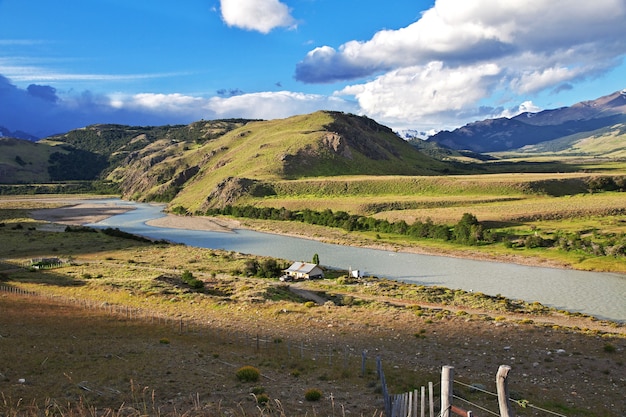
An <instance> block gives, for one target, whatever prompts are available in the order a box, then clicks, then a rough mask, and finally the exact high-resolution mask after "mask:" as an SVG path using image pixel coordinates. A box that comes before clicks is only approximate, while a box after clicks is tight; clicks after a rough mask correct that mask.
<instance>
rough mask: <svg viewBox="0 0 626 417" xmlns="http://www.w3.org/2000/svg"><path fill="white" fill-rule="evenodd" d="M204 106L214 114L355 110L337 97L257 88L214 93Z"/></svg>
mask: <svg viewBox="0 0 626 417" xmlns="http://www.w3.org/2000/svg"><path fill="white" fill-rule="evenodd" d="M206 108H208V109H210V110H211V111H212V112H214V113H215V115H216V116H217V117H245V118H251V119H275V118H283V117H289V116H293V115H297V114H306V113H311V112H314V111H317V110H340V111H347V112H350V111H354V110H356V106H355V105H354V104H353V103H350V102H348V101H346V100H344V99H342V98H340V97H328V96H323V95H318V94H304V93H297V92H291V91H278V92H260V93H252V94H243V95H239V96H233V97H228V98H221V97H213V98H211V99H209V103H208V104H207V106H206Z"/></svg>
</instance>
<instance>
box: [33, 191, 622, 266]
mask: <svg viewBox="0 0 626 417" xmlns="http://www.w3.org/2000/svg"><path fill="white" fill-rule="evenodd" d="M42 201H56V202H59V201H61V200H58V199H53V200H49V199H43V200H42ZM74 203H76V202H74ZM132 209H133V208H132V207H128V206H121V205H116V204H115V203H114V202H111V203H109V202H106V203H76V204H70V205H66V206H62V207H57V208H51V209H41V210H35V211H33V212H32V215H33V218H34V219H36V220H42V221H48V222H53V223H58V224H66V225H84V224H92V223H97V222H100V221H102V220H105V219H107V218H109V217H111V216H114V215H117V214H121V213H125V212H126V211H129V210H132ZM146 224H148V225H150V226H154V227H163V228H174V229H186V230H196V231H210V232H225V233H230V232H232V231H233V230H235V229H242V228H247V229H251V230H256V231H262V232H266V233H273V234H279V235H284V236H291V237H298V238H305V239H312V240H317V241H320V242H324V243H332V244H338V245H345V246H356V247H361V248H369V249H380V250H386V251H392V252H406V253H414V254H420V255H436V256H449V257H455V258H463V259H474V260H482V261H491V262H503V263H514V264H519V265H528V266H541V267H550V268H566V269H567V268H569V269H573V268H571V265H569V264H567V263H566V262H563V261H559V260H554V259H546V258H539V257H531V256H522V255H516V254H511V253H500V254H494V253H484V252H480V251H477V250H472V249H471V248H462V249H458V250H452V249H449V248H444V247H441V246H437V247H429V246H424V245H422V246H409V245H403V244H400V243H394V244H392V243H384V242H376V241H374V240H371V239H365V238H363V237H359V236H356V235H355V234H349V233H348V232H346V231H344V230H341V229H331V228H327V227H322V226H316V225H310V224H305V223H292V222H279V221H267V220H253V219H242V220H234V219H229V218H225V217H203V216H179V215H175V214H166V216H164V217H161V218H158V219H153V220H149V221H147V222H146ZM617 272H620V271H617Z"/></svg>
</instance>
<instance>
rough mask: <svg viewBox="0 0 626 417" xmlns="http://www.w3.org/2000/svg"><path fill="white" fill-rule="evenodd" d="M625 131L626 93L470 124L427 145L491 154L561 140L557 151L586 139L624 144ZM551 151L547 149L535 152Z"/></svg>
mask: <svg viewBox="0 0 626 417" xmlns="http://www.w3.org/2000/svg"><path fill="white" fill-rule="evenodd" d="M625 127H626V90H622V91H617V92H614V93H612V94H609V95H607V96H604V97H600V98H598V99H596V100H590V101H583V102H580V103H576V104H574V105H572V106H569V107H561V108H559V109H554V110H544V111H541V112H538V113H529V112H525V113H521V114H519V115H517V116H515V117H513V118H505V117H502V118H497V119H487V120H483V121H478V122H474V123H470V124H467V125H465V126H462V127H460V128H458V129H454V130H452V131H447V130H444V131H441V132H439V133H437V134H435V135H433V136H431V137H429V138H428V139H427V141H428V142H431V143H436V144H438V145H440V146H443V147H446V148H450V149H456V150H469V151H473V152H479V153H491V152H503V151H513V150H518V149H522V148H524V147H528V146H534V145H538V144H542V143H544V144H545V143H546V142H551V141H555V140H561V144H560V146H559V148H560V149H561V150H563V149H565V148H566V147H567V146H573V145H574V144H575V143H574V142H575V141H576V140H580V139H583V138H586V137H592V136H596V137H600V136H611V137H614V136H615V135H617V136H622V140H623V138H624V131H625ZM573 135H576V137H575V138H571V139H572V140H571V141H569V142H568V141H567V140H566V141H565V142H564V141H563V139H564V138H568V137H571V136H573ZM568 143H569V145H566V144H568ZM550 148H551V146H550V145H547V146H544V147H543V148H537V149H538V150H541V149H543V150H545V149H550ZM529 149H530V148H527V149H526V150H527V151H528V150H529Z"/></svg>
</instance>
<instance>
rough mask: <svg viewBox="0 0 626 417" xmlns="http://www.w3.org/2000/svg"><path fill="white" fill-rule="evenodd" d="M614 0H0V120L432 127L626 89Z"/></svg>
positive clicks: (621, 24)
mask: <svg viewBox="0 0 626 417" xmlns="http://www.w3.org/2000/svg"><path fill="white" fill-rule="evenodd" d="M625 55H626V0H594V1H588V0H584V1H583V0H506V1H502V0H434V1H433V0H429V1H427V0H393V1H383V0H57V1H51V0H0V126H4V127H5V128H8V129H9V130H12V131H15V130H22V131H25V132H28V133H30V134H33V135H36V136H38V137H45V136H47V135H51V134H55V133H63V132H66V131H68V130H70V129H75V128H80V127H84V126H87V125H90V124H95V123H119V124H130V125H164V124H187V123H191V122H193V121H198V120H201V119H204V120H213V119H221V118H252V119H277V118H285V117H289V116H292V115H296V114H305V113H310V112H314V111H317V110H339V111H344V112H346V113H354V114H359V115H365V116H368V117H370V118H372V119H374V120H376V121H378V122H379V123H382V124H384V125H387V126H389V127H391V128H392V129H394V130H395V131H402V130H405V129H412V130H415V131H418V132H425V133H434V132H436V131H439V130H444V129H448V130H450V129H454V128H456V127H460V126H462V125H464V124H466V123H470V122H473V121H477V120H483V119H486V118H494V117H512V116H514V115H516V114H519V113H521V112H523V111H532V112H535V111H540V110H544V109H551V108H557V107H562V106H569V105H572V104H574V103H577V102H579V101H584V100H592V99H595V98H598V97H601V96H604V95H607V94H610V93H613V92H615V91H620V90H622V89H624V88H626V79H625V75H626V62H625V61H624V56H625Z"/></svg>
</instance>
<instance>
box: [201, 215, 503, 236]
mask: <svg viewBox="0 0 626 417" xmlns="http://www.w3.org/2000/svg"><path fill="white" fill-rule="evenodd" d="M204 214H205V215H207V216H215V215H227V216H233V217H245V218H250V219H264V220H283V221H299V222H303V223H308V224H315V225H320V226H326V227H338V228H342V229H344V230H346V231H349V232H353V231H359V232H375V233H393V234H399V235H405V236H411V237H415V238H431V239H440V240H446V241H455V242H458V243H461V244H465V245H477V244H479V243H481V242H483V241H490V238H491V237H490V233H488V232H486V231H485V230H484V228H483V225H482V224H481V223H480V222H479V221H478V219H477V218H476V216H474V215H473V214H470V213H465V214H464V215H463V217H462V218H461V220H460V221H459V222H458V223H457V224H456V225H454V226H453V227H452V228H451V227H450V226H448V225H445V224H434V223H433V222H432V221H431V220H427V221H425V222H422V221H419V220H418V221H415V222H414V223H413V224H411V225H409V224H408V223H407V222H406V221H404V220H399V221H396V222H390V221H388V220H385V219H376V218H374V217H368V216H361V215H357V214H348V213H346V212H345V211H336V212H333V211H332V210H331V209H326V210H324V211H314V210H310V209H304V210H301V211H291V210H288V209H285V208H280V209H277V208H272V207H255V206H226V207H224V208H221V209H220V208H211V209H209V210H207V211H206V212H205V213H204Z"/></svg>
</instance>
